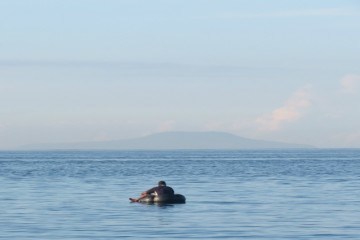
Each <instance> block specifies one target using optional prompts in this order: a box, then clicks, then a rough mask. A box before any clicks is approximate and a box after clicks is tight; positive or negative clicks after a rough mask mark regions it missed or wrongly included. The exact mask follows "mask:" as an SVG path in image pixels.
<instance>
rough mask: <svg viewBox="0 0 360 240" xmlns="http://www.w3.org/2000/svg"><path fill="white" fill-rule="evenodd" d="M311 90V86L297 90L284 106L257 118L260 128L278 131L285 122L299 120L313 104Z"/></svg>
mask: <svg viewBox="0 0 360 240" xmlns="http://www.w3.org/2000/svg"><path fill="white" fill-rule="evenodd" d="M310 90H311V89H310V87H309V86H307V87H304V88H301V89H299V90H297V91H296V92H295V93H293V94H292V95H291V97H290V98H289V99H288V100H287V101H286V102H285V104H284V105H283V106H282V107H279V108H276V109H275V110H273V111H272V112H271V113H269V114H265V115H263V116H261V117H259V118H257V119H256V124H257V126H258V130H260V131H276V130H279V129H280V128H281V127H282V126H283V124H285V123H289V122H294V121H296V120H298V119H299V118H300V117H301V116H302V115H303V114H304V110H305V109H306V108H308V107H310V106H311V94H310Z"/></svg>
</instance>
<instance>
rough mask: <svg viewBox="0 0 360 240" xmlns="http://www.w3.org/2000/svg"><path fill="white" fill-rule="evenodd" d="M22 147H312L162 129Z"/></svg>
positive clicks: (70, 148) (155, 148)
mask: <svg viewBox="0 0 360 240" xmlns="http://www.w3.org/2000/svg"><path fill="white" fill-rule="evenodd" d="M23 148H24V149H31V150H181V149H184V150H185V149H189V150H194V149H199V150H211V149H219V150H220V149H227V150H230V149H234V150H235V149H268V148H271V149H274V148H279V149H280V148H314V147H313V146H310V145H306V144H292V143H282V142H274V141H265V140H255V139H249V138H244V137H240V136H237V135H234V134H230V133H225V132H162V133H155V134H151V135H148V136H145V137H140V138H132V139H124V140H113V141H99V142H78V143H58V144H36V145H28V146H25V147H23Z"/></svg>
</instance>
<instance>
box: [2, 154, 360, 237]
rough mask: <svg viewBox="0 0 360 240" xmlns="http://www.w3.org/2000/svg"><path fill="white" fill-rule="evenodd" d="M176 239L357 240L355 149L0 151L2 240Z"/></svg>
mask: <svg viewBox="0 0 360 240" xmlns="http://www.w3.org/2000/svg"><path fill="white" fill-rule="evenodd" d="M159 180H165V181H166V182H167V183H168V185H170V186H172V187H173V188H174V189H175V192H177V193H181V194H183V195H185V196H186V198H187V203H186V204H179V205H165V206H158V205H144V204H139V203H129V201H128V198H129V197H136V196H138V195H139V194H140V192H142V191H144V190H147V189H149V188H151V187H153V186H154V185H156V183H157V182H158V181H159ZM176 238H182V239H214V238H216V239H360V150H354V149H352V150H351V149H346V150H344V149H337V150H334V149H332V150H329V149H321V150H261V151H259V150H246V151H131V152H127V151H94V152H82V151H80V152H77V151H69V152H65V151H61V152H0V239H176Z"/></svg>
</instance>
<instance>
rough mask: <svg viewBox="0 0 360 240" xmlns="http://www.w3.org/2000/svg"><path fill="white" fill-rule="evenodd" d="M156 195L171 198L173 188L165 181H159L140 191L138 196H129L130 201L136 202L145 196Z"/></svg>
mask: <svg viewBox="0 0 360 240" xmlns="http://www.w3.org/2000/svg"><path fill="white" fill-rule="evenodd" d="M149 195H150V196H158V197H162V198H172V197H174V189H172V188H171V187H168V186H166V182H165V181H159V183H158V186H157V187H153V188H151V189H149V190H147V191H145V192H143V193H141V195H140V197H139V198H129V199H130V201H131V202H138V201H139V200H141V199H143V198H145V197H147V196H149Z"/></svg>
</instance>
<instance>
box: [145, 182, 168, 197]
mask: <svg viewBox="0 0 360 240" xmlns="http://www.w3.org/2000/svg"><path fill="white" fill-rule="evenodd" d="M146 194H154V195H156V196H158V197H173V196H174V189H172V188H171V187H168V186H166V183H165V181H159V183H158V186H157V187H153V188H151V189H149V190H147V191H146Z"/></svg>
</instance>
